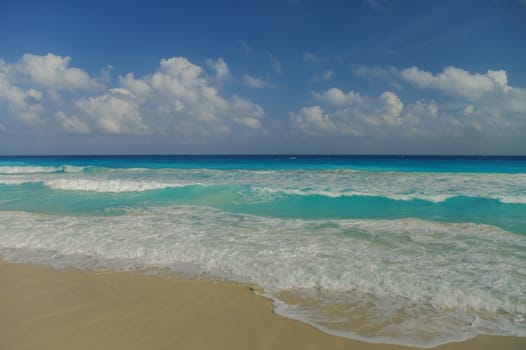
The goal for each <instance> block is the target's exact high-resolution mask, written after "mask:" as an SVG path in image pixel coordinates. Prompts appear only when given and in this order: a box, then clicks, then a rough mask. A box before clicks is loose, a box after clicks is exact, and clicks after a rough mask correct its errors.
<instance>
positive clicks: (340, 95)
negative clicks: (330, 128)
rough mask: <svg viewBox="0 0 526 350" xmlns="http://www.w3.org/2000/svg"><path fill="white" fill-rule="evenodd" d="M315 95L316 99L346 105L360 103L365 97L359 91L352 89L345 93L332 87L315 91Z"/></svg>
mask: <svg viewBox="0 0 526 350" xmlns="http://www.w3.org/2000/svg"><path fill="white" fill-rule="evenodd" d="M313 96H314V98H315V99H317V100H320V101H323V102H326V103H328V104H330V105H333V106H345V105H352V104H360V103H362V102H363V99H362V97H361V96H360V94H359V93H357V92H354V91H352V90H351V91H349V92H348V93H345V92H343V91H342V90H340V89H338V88H330V89H328V90H326V91H323V92H313Z"/></svg>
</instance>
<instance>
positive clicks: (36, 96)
mask: <svg viewBox="0 0 526 350" xmlns="http://www.w3.org/2000/svg"><path fill="white" fill-rule="evenodd" d="M12 69H13V66H10V65H8V64H6V63H5V62H4V61H3V60H0V102H4V103H5V105H6V106H7V111H8V114H9V115H11V116H12V117H14V118H16V119H17V120H19V121H21V122H22V123H23V124H25V125H28V126H35V125H37V124H39V123H40V114H41V112H42V110H43V107H42V105H41V104H40V103H39V101H40V99H41V98H42V93H41V92H40V91H38V90H36V89H32V88H29V89H27V90H25V91H24V89H23V87H20V86H17V85H15V84H14V83H13V82H12V81H11V80H12V79H11V77H10V73H11V72H12Z"/></svg>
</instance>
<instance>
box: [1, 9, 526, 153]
mask: <svg viewBox="0 0 526 350" xmlns="http://www.w3.org/2000/svg"><path fill="white" fill-rule="evenodd" d="M23 154H31V155H37V154H452V155H455V154H465V155H470V154H487V155H490V154H491V155H494V154H500V155H517V154H522V155H524V154H526V0H472V1H471V0H465V1H459V0H442V1H433V0H427V1H420V0H355V1H352V0H348V1H337V0H327V1H308V0H289V1H286V0H282V1H272V0H266V1H264V0H244V1H228V0H223V1H204V0H194V1H154V0H149V1H137V0H127V1H121V0H116V1H107V0H106V1H100V0H91V1H71V0H70V1H53V0H47V1H25V0H0V155H23Z"/></svg>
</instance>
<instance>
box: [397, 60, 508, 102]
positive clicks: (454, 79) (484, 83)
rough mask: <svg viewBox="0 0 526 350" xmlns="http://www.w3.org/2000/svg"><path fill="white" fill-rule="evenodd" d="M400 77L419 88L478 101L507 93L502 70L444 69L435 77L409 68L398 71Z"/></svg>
mask: <svg viewBox="0 0 526 350" xmlns="http://www.w3.org/2000/svg"><path fill="white" fill-rule="evenodd" d="M400 77H401V78H402V79H403V80H405V81H407V82H409V83H411V84H413V85H415V86H417V87H420V88H429V89H437V90H440V91H442V92H444V93H446V94H450V95H454V96H459V97H464V98H468V99H470V100H478V99H479V98H481V97H482V96H483V95H484V94H486V93H489V92H492V91H495V90H501V91H508V90H509V89H510V86H509V85H508V77H507V74H506V71H504V70H498V71H493V70H488V72H487V73H486V74H479V73H474V74H473V73H470V72H468V71H466V70H464V69H460V68H456V67H446V68H445V69H444V70H443V71H442V72H441V73H438V74H436V75H434V74H432V73H430V72H427V71H424V70H420V69H418V68H417V67H411V68H407V69H403V70H401V71H400Z"/></svg>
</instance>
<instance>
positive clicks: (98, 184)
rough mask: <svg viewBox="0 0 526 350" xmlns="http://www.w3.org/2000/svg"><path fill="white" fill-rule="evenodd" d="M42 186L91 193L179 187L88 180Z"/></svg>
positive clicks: (56, 181)
mask: <svg viewBox="0 0 526 350" xmlns="http://www.w3.org/2000/svg"><path fill="white" fill-rule="evenodd" d="M44 185H46V186H48V187H50V188H52V189H55V190H69V191H91V192H143V191H149V190H158V189H163V188H169V187H180V185H178V184H175V183H173V184H167V183H159V182H155V181H129V180H107V179H104V180H90V179H80V178H79V179H54V180H45V181H44Z"/></svg>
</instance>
